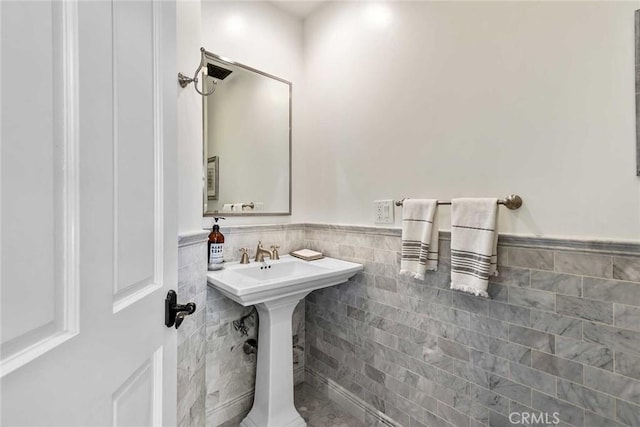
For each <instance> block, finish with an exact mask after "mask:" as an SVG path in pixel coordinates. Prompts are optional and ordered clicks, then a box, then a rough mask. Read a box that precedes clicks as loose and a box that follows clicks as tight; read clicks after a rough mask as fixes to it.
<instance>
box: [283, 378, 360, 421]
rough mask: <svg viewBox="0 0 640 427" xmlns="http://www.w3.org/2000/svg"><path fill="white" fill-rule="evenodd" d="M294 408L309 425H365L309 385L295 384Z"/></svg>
mask: <svg viewBox="0 0 640 427" xmlns="http://www.w3.org/2000/svg"><path fill="white" fill-rule="evenodd" d="M294 400H295V405H296V409H297V410H298V412H299V413H300V415H301V416H302V418H304V420H305V421H306V422H307V426H309V427H365V425H364V424H363V423H362V422H360V421H359V420H358V419H356V418H354V417H353V416H351V415H349V414H348V413H347V412H345V411H344V410H342V409H341V408H339V407H338V406H337V405H336V404H335V403H333V402H331V401H330V400H329V399H328V398H327V397H325V396H324V395H322V394H321V393H320V392H318V391H316V390H314V389H313V388H312V387H311V386H309V385H306V384H303V385H300V386H297V387H296V389H295V393H294Z"/></svg>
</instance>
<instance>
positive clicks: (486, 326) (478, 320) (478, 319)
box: [470, 314, 509, 340]
mask: <svg viewBox="0 0 640 427" xmlns="http://www.w3.org/2000/svg"><path fill="white" fill-rule="evenodd" d="M470 323H471V330H472V331H477V332H481V333H483V334H486V335H489V336H492V337H496V338H501V339H505V340H506V339H508V337H509V326H508V324H507V323H506V322H501V321H500V320H497V319H492V318H490V317H485V316H480V315H478V314H471V317H470Z"/></svg>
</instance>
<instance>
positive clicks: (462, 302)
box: [452, 292, 489, 314]
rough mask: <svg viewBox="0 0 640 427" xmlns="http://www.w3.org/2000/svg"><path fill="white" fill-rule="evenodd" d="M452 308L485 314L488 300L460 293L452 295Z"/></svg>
mask: <svg viewBox="0 0 640 427" xmlns="http://www.w3.org/2000/svg"><path fill="white" fill-rule="evenodd" d="M452 298H453V306H454V307H455V308H458V309H460V310H465V311H469V312H471V313H477V314H487V309H488V306H489V300H487V299H486V298H480V297H477V296H474V295H469V294H465V293H462V292H454V293H453V297H452Z"/></svg>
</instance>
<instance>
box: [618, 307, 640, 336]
mask: <svg viewBox="0 0 640 427" xmlns="http://www.w3.org/2000/svg"><path fill="white" fill-rule="evenodd" d="M613 318H614V323H615V325H616V326H617V327H618V328H623V329H631V330H634V331H640V307H632V306H630V305H622V304H614V305H613Z"/></svg>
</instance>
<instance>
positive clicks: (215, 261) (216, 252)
mask: <svg viewBox="0 0 640 427" xmlns="http://www.w3.org/2000/svg"><path fill="white" fill-rule="evenodd" d="M219 219H224V218H214V220H215V222H214V224H213V228H212V229H211V233H209V255H208V265H209V267H208V268H209V270H212V271H213V270H220V269H221V268H222V266H223V262H224V235H223V234H222V233H221V232H220V226H219V225H218V220H219Z"/></svg>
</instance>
